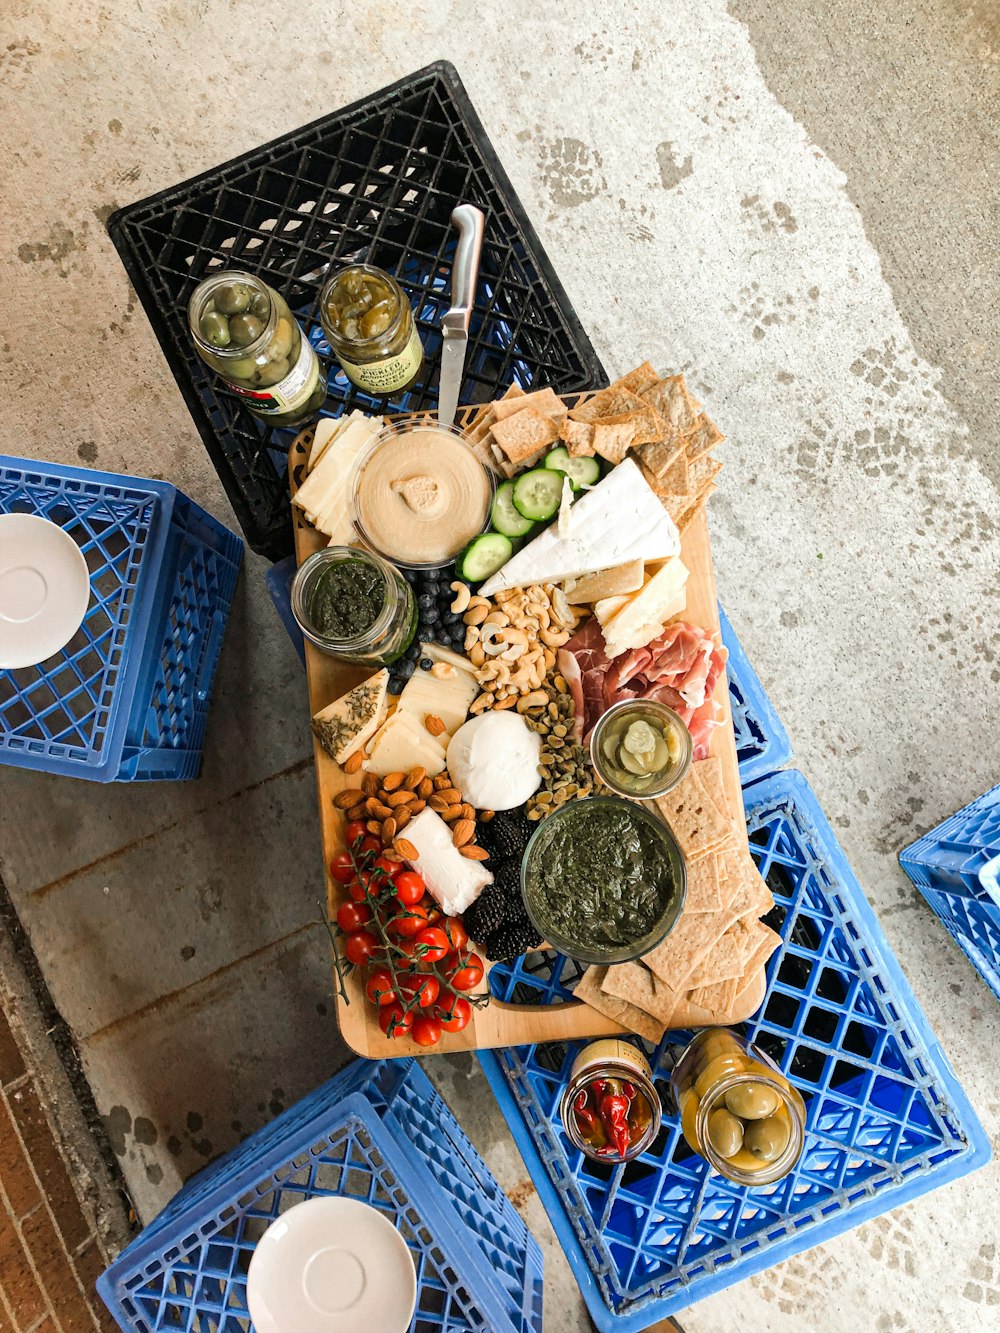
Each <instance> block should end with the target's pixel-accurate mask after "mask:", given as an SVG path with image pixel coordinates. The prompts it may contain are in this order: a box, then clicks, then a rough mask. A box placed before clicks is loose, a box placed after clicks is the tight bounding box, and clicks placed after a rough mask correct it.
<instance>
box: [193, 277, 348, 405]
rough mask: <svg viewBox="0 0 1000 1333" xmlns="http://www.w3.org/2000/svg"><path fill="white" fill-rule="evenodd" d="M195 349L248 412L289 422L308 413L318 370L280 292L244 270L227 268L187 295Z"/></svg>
mask: <svg viewBox="0 0 1000 1333" xmlns="http://www.w3.org/2000/svg"><path fill="white" fill-rule="evenodd" d="M188 326H189V328H190V330H191V336H192V338H193V339H194V345H195V348H196V349H197V352H198V355H199V356H200V357H201V359H202V361H204V362H205V364H206V365H207V366H210V367H211V368H212V370H214V371H216V372H217V373H218V374H219V375H221V376H222V378H223V379H224V380H225V381H226V383H227V385H228V386H229V388H230V389H232V391H233V393H236V394H238V395H239V396H240V397H241V398H242V399H243V401H244V402H245V403H246V405H247V407H248V408H249V409H250V411H251V412H253V413H254V414H255V415H256V416H259V417H262V418H263V419H264V420H265V421H267V422H268V423H269V424H270V425H273V426H292V425H294V424H295V423H296V422H299V421H305V420H307V419H308V418H309V417H311V416H313V415H315V413H316V412H318V411H319V409H320V407H321V406H322V404H323V400H324V399H325V398H326V376H325V375H324V374H323V372H322V369H321V367H320V363H319V358H318V357H317V356H316V353H315V351H314V350H313V348H312V346H311V345H310V342H309V339H308V338H306V337H305V336H304V334H303V333H302V329H301V328H300V327H299V324H298V321H297V320H296V318H295V316H294V315H293V314H292V312H291V311H290V310H289V308H288V305H287V303H286V301H285V298H284V297H283V296H281V294H280V293H279V292H276V291H275V290H274V288H273V287H269V286H268V285H267V283H266V282H262V281H261V280H260V278H257V277H255V276H254V275H253V274H252V273H241V272H239V271H238V270H236V269H227V270H225V271H224V272H222V273H216V274H215V275H214V276H213V277H211V278H206V279H205V281H204V282H202V283H199V285H198V287H197V288H196V289H195V291H194V294H193V295H192V297H191V300H190V301H189V302H188Z"/></svg>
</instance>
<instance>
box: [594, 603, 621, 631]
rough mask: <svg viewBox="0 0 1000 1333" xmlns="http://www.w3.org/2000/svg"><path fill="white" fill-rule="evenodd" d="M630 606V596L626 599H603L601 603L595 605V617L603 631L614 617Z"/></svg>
mask: <svg viewBox="0 0 1000 1333" xmlns="http://www.w3.org/2000/svg"><path fill="white" fill-rule="evenodd" d="M626 606H628V595H627V594H626V595H625V596H624V597H602V598H601V599H600V601H598V602H595V603H594V615H595V616H596V617H597V623H598V624H599V625H600V627H601V629H602V630H603V629H604V626H605V625H606V624H607V623H608V621H609V620H613V619H614V617H615V616H616V615H617V614H618V612H619V611H621V610H622V609H623V608H624V607H626Z"/></svg>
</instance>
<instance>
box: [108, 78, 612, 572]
mask: <svg viewBox="0 0 1000 1333" xmlns="http://www.w3.org/2000/svg"><path fill="white" fill-rule="evenodd" d="M462 201H467V202H469V203H473V204H476V205H478V207H480V208H481V209H482V210H483V212H484V213H485V214H486V236H485V240H484V243H483V253H482V261H481V265H480V272H479V288H478V291H477V294H476V309H475V313H474V316H473V320H472V328H471V331H470V341H469V354H468V358H467V361H466V376H465V382H464V384H463V386H462V393H461V396H460V400H459V401H460V402H466V403H468V402H483V401H486V400H488V399H489V398H492V397H493V396H494V394H495V391H496V390H497V388H498V387H500V386H504V385H508V384H511V383H517V384H519V385H520V386H521V387H522V388H529V387H531V386H532V385H544V384H550V385H551V386H552V387H553V388H554V389H555V390H556V391H557V392H558V393H570V392H573V391H576V390H581V389H591V388H600V387H602V386H603V385H605V384H606V383H607V376H606V375H605V373H604V369H603V367H602V366H601V363H600V361H599V360H598V359H597V356H596V353H595V352H594V349H593V347H592V346H591V343H590V340H589V339H588V338H587V336H586V334H585V333H584V331H583V328H582V327H581V325H580V321H579V320H578V319H577V317H576V314H575V313H574V311H573V307H572V306H571V305H570V303H569V299H568V298H567V296H566V293H565V292H564V291H563V288H562V286H561V285H560V283H559V280H558V278H557V277H556V275H555V272H554V271H553V269H552V265H551V264H550V263H549V261H548V259H547V258H546V256H545V253H544V252H543V250H542V247H541V245H540V243H539V240H538V237H537V236H536V234H535V230H534V228H533V227H532V225H531V223H530V222H529V221H528V218H527V216H526V215H525V212H524V210H523V208H522V207H521V205H520V203H519V201H518V198H517V195H516V194H515V193H514V189H513V186H512V185H511V183H510V181H509V180H508V178H507V174H506V172H505V171H504V169H503V167H502V166H501V165H500V162H499V159H498V158H497V156H496V154H495V152H494V151H493V148H492V146H491V144H490V141H489V139H488V138H487V136H486V132H485V130H484V129H483V126H482V123H481V121H480V120H479V117H478V116H477V115H476V112H475V111H474V109H473V107H472V103H471V102H470V101H469V98H468V95H467V94H466V92H465V89H464V87H463V85H462V81H461V79H460V78H459V77H458V73H457V72H456V70H455V69H454V67H453V66H452V65H450V64H448V63H447V62H445V61H438V62H437V63H435V64H433V65H428V66H427V67H426V68H425V69H422V70H419V71H418V72H417V73H416V74H412V75H410V76H409V77H408V78H405V79H401V80H400V81H399V82H398V83H394V84H392V85H391V87H389V88H384V89H382V91H381V92H378V93H375V94H374V95H373V96H371V97H367V98H365V99H364V100H363V101H360V102H355V103H354V104H353V105H352V106H349V107H346V108H345V109H344V110H342V111H337V112H335V113H334V114H333V115H330V116H325V117H323V118H322V119H321V120H316V121H313V123H312V124H311V125H307V126H305V127H304V128H303V129H300V130H297V131H295V132H294V133H293V134H289V135H286V136H285V137H284V138H281V139H276V140H274V141H273V142H272V143H269V144H266V145H265V146H264V147H263V148H258V149H256V150H255V151H254V152H252V153H247V154H245V155H244V156H243V157H239V158H234V159H233V160H232V161H231V162H227V163H225V164H224V165H223V166H221V167H216V168H215V169H214V170H212V171H208V172H205V173H203V174H202V175H200V176H196V177H195V178H194V179H192V180H189V181H185V182H183V183H182V184H181V185H177V186H174V187H172V188H171V189H169V190H163V191H161V192H160V193H159V194H156V195H152V196H151V197H150V198H148V199H143V200H140V202H139V203H136V204H130V205H129V206H128V207H126V208H121V209H119V210H118V211H117V212H116V213H113V214H112V216H111V217H110V218H109V219H108V231H109V233H110V235H111V239H112V241H113V242H114V244H115V246H116V248H117V250H118V252H119V254H120V255H121V258H122V262H123V263H124V265H125V268H126V269H127V271H128V274H129V277H130V278H131V280H132V282H133V284H134V286H135V289H136V291H137V293H138V295H139V299H140V300H141V301H142V304H143V308H144V309H145V311H146V314H147V315H148V317H149V320H150V323H151V324H152V326H153V329H154V332H155V333H156V336H157V338H158V339H159V341H160V346H161V347H162V348H163V352H164V355H165V356H166V358H167V361H168V362H169V364H170V369H171V370H172V371H173V373H174V378H175V379H176V380H177V384H178V386H179V388H180V390H181V393H182V394H183V395H184V399H185V401H186V403H187V405H188V408H189V409H190V411H191V415H192V416H193V417H194V420H195V424H196V425H197V427H198V430H199V432H200V434H201V437H202V439H203V440H204V442H205V447H206V449H207V450H208V452H209V455H210V456H211V459H212V462H213V463H214V465H215V468H216V471H217V472H218V473H219V476H220V478H221V479H222V483H223V485H224V486H225V488H226V493H227V494H228V496H229V499H230V502H231V503H232V506H233V509H234V510H235V512H236V517H237V519H238V520H239V522H240V524H241V526H242V528H243V531H244V533H245V534H246V538H247V541H248V542H249V543H250V545H251V546H252V547H253V548H254V550H256V551H259V552H261V554H263V555H267V556H270V557H271V558H272V559H275V560H276V559H279V558H280V557H281V556H284V555H286V554H288V552H289V551H291V549H292V532H291V522H290V518H289V509H288V487H287V478H286V455H287V451H288V446H289V444H290V442H291V440H292V439H293V438H294V434H295V432H294V430H288V429H285V430H280V429H276V428H274V427H267V426H265V425H264V424H263V423H261V422H259V421H258V420H257V419H256V418H255V417H253V416H252V415H251V414H250V413H249V412H248V411H247V409H246V408H245V407H244V406H243V404H242V402H241V401H240V399H239V397H238V396H237V395H236V394H233V393H230V392H228V391H227V390H226V388H225V387H224V386H223V384H222V382H221V381H220V380H219V379H218V377H217V376H216V375H214V374H213V373H212V372H211V371H209V370H208V369H207V367H205V366H204V365H203V364H202V362H201V361H200V360H199V359H198V357H197V356H196V354H195V352H194V349H193V347H192V344H191V339H190V335H189V333H188V330H187V317H186V310H187V303H188V298H189V297H190V295H191V293H192V291H193V290H194V288H195V287H196V285H197V284H198V283H199V282H200V281H201V279H202V278H204V277H206V276H207V275H209V274H211V273H212V272H214V271H216V270H217V269H219V268H223V267H226V268H230V267H231V268H245V269H249V270H250V271H252V272H254V273H258V274H260V276H261V277H263V278H264V279H265V280H266V281H267V282H269V283H271V285H272V286H274V287H276V288H277V289H278V290H279V291H281V292H282V294H283V295H284V296H285V299H286V300H287V301H288V303H289V305H290V306H291V307H292V309H293V310H294V311H295V313H296V314H297V315H298V316H299V319H300V320H301V321H302V324H303V326H304V327H305V328H306V329H307V330H308V334H309V338H310V341H311V342H312V344H313V346H314V347H315V348H316V350H317V351H318V352H319V354H320V356H321V357H323V358H324V359H327V357H328V353H329V348H328V347H327V343H326V339H325V338H324V336H323V331H322V329H321V328H320V325H319V320H318V318H317V313H316V312H317V306H318V299H319V291H320V288H321V286H322V284H323V281H324V279H325V277H326V274H327V272H328V270H330V269H331V268H337V267H339V266H340V265H341V264H343V263H345V262H348V261H352V260H357V259H365V260H368V261H369V262H371V263H373V264H377V265H379V267H381V268H384V269H387V270H388V271H389V272H390V273H393V274H395V276H396V277H397V279H398V280H399V282H400V284H401V285H402V287H403V288H404V290H405V291H406V293H407V295H408V296H409V298H410V301H411V304H412V306H413V309H414V313H415V315H416V318H417V323H418V325H419V327H420V334H421V338H422V339H423V344H424V351H425V354H426V359H425V362H424V368H423V370H422V372H421V375H420V378H419V380H418V381H417V383H416V384H415V385H413V386H412V387H411V389H409V390H408V391H407V392H406V393H403V394H401V395H399V396H398V398H396V399H394V400H393V401H392V402H391V403H390V404H389V410H390V411H402V412H406V411H416V410H419V409H420V408H426V407H432V406H434V405H435V404H436V402H437V382H438V374H439V369H440V351H441V338H440V334H439V331H438V329H439V321H440V317H441V315H442V313H443V312H444V311H445V310H446V309H447V308H448V304H449V294H450V286H451V258H452V255H453V253H454V249H455V243H456V239H457V236H456V233H455V231H454V230H453V228H452V227H451V223H450V218H451V211H452V209H453V208H454V206H455V205H456V204H457V203H459V202H462ZM329 367H330V373H329V376H328V390H329V397H328V399H327V402H326V406H325V408H324V411H325V412H329V413H331V414H334V415H336V414H339V413H340V412H341V411H342V410H343V409H344V407H345V406H346V407H351V406H359V407H362V408H365V407H371V406H373V404H372V401H371V400H370V399H368V398H367V397H366V396H365V395H363V394H360V393H359V392H358V391H357V390H356V389H354V388H353V386H352V385H351V384H350V383H349V382H348V380H347V378H346V376H345V375H344V373H343V372H342V371H341V370H340V368H339V367H338V366H337V364H336V362H335V361H333V360H332V358H331V359H330V360H329Z"/></svg>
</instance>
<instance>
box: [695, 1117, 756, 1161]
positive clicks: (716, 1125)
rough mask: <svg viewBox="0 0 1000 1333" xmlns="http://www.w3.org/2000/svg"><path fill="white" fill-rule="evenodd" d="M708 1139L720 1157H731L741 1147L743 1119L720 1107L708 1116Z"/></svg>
mask: <svg viewBox="0 0 1000 1333" xmlns="http://www.w3.org/2000/svg"><path fill="white" fill-rule="evenodd" d="M763 1123H764V1124H766V1123H767V1121H764V1122H763ZM708 1141H709V1143H711V1145H712V1147H713V1148H714V1149H715V1151H716V1152H717V1153H718V1154H719V1156H720V1157H732V1156H733V1154H734V1153H738V1152H739V1150H740V1149H741V1148H742V1147H743V1121H742V1120H737V1118H736V1116H734V1115H731V1114H730V1112H729V1111H727V1110H725V1109H724V1108H723V1107H720V1108H719V1109H718V1110H717V1111H713V1112H712V1114H711V1115H710V1116H709V1117H708Z"/></svg>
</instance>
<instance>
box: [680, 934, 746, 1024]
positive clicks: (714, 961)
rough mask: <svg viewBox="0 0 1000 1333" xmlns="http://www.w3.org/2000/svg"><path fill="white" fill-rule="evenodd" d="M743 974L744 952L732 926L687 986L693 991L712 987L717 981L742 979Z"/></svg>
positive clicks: (696, 969)
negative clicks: (702, 987)
mask: <svg viewBox="0 0 1000 1333" xmlns="http://www.w3.org/2000/svg"><path fill="white" fill-rule="evenodd" d="M735 925H739V922H738V921H737V922H736V923H735ZM743 972H744V967H743V950H742V949H741V948H740V943H739V936H738V935H737V934H736V933H735V926H731V927H730V928H729V930H727V931H726V933H725V934H724V935H720V936H719V938H718V939H717V940H716V941H715V943H714V944H713V945H712V947H711V949H709V951H708V953H707V954H706V955H705V957H704V958H703V959H702V960H701V962H700V963H699V964H698V966H697V967H696V968H695V969H694V971H693V972H692V973H691V975H690V976H689V977H688V979H687V984H688V986H689V987H691V988H692V989H693V988H695V987H698V986H711V985H712V984H713V982H716V981H729V980H730V978H732V977H742V976H743ZM696 1003H697V1004H701V1001H700V1000H697V1001H696Z"/></svg>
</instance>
